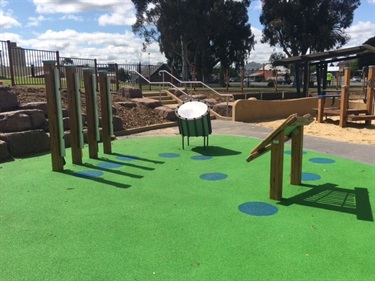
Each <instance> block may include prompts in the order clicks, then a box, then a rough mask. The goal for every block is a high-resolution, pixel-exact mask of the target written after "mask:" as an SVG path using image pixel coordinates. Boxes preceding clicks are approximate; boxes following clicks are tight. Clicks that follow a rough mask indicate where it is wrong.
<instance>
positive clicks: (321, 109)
mask: <svg viewBox="0 0 375 281" xmlns="http://www.w3.org/2000/svg"><path fill="white" fill-rule="evenodd" d="M325 100H326V99H325V98H319V99H318V118H317V121H318V123H323V115H324V104H325Z"/></svg>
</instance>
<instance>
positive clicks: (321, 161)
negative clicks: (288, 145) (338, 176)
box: [309, 158, 336, 164]
mask: <svg viewBox="0 0 375 281" xmlns="http://www.w3.org/2000/svg"><path fill="white" fill-rule="evenodd" d="M309 161H310V162H313V163H317V164H333V163H335V162H336V161H335V160H333V159H329V158H310V159H309Z"/></svg>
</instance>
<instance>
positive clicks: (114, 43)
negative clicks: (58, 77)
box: [0, 29, 166, 64]
mask: <svg viewBox="0 0 375 281" xmlns="http://www.w3.org/2000/svg"><path fill="white" fill-rule="evenodd" d="M0 35H1V37H2V38H7V40H10V41H14V42H17V45H18V46H20V47H23V48H29V49H37V50H50V51H57V50H58V51H59V52H60V56H62V57H74V58H87V59H94V58H96V59H97V60H98V62H99V63H107V62H116V63H119V64H121V63H125V62H126V63H138V62H139V61H141V62H143V63H146V62H148V53H150V60H151V63H152V64H156V63H157V62H165V61H166V59H165V57H164V56H163V55H162V54H161V53H160V52H159V46H158V44H156V43H154V44H151V45H150V46H149V48H148V49H147V51H146V52H143V51H142V42H143V41H142V39H141V38H137V37H136V36H135V35H134V34H133V33H132V32H125V33H123V34H120V33H114V34H112V33H103V32H95V33H88V32H87V33H85V32H83V33H80V32H77V31H75V30H72V29H66V30H63V31H53V30H47V31H46V32H44V33H42V34H36V36H35V37H34V38H33V39H30V40H25V39H23V38H22V37H21V36H19V35H17V34H12V33H2V34H0Z"/></svg>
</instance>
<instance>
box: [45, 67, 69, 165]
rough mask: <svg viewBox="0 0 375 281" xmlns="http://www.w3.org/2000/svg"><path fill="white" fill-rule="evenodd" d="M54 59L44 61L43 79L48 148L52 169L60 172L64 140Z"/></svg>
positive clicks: (62, 161) (62, 162) (63, 154)
mask: <svg viewBox="0 0 375 281" xmlns="http://www.w3.org/2000/svg"><path fill="white" fill-rule="evenodd" d="M56 69H57V68H56V61H44V62H43V70H44V81H45V86H46V95H47V105H48V126H49V133H50V150H51V159H52V170H53V171H55V172H60V171H63V170H64V164H65V161H64V156H65V141H64V128H63V124H62V109H61V96H60V85H59V84H58V81H59V78H58V77H56V76H59V75H58V72H57V73H56V71H55V70H56Z"/></svg>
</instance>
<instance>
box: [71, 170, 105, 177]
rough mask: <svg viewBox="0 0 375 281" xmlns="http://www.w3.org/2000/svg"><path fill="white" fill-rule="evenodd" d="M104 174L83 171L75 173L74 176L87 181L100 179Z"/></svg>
mask: <svg viewBox="0 0 375 281" xmlns="http://www.w3.org/2000/svg"><path fill="white" fill-rule="evenodd" d="M103 174H104V173H103V172H102V171H92V170H91V171H82V172H75V173H74V176H76V177H79V178H85V179H92V178H100V177H101V176H102V175H103Z"/></svg>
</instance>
